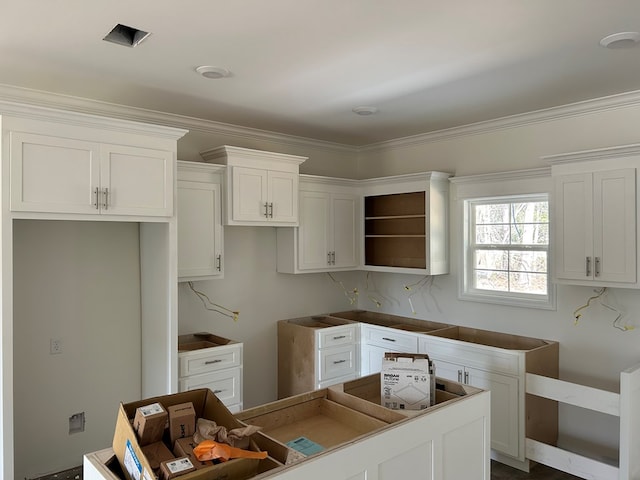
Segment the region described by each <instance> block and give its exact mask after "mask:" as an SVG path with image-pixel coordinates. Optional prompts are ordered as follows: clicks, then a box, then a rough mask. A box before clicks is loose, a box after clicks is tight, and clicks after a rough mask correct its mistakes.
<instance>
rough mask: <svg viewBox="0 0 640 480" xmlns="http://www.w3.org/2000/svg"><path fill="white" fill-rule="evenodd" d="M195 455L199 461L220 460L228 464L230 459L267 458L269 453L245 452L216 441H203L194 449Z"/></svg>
mask: <svg viewBox="0 0 640 480" xmlns="http://www.w3.org/2000/svg"><path fill="white" fill-rule="evenodd" d="M193 454H194V455H195V456H196V458H197V459H198V460H200V461H201V462H204V461H205V460H215V459H219V460H221V461H223V462H226V461H227V460H229V459H230V458H257V459H263V458H267V455H268V454H267V452H253V451H250V450H243V449H241V448H236V447H232V446H230V445H227V444H226V443H220V442H216V441H214V440H203V441H202V442H200V443H199V444H198V445H197V446H196V447H195V448H194V449H193Z"/></svg>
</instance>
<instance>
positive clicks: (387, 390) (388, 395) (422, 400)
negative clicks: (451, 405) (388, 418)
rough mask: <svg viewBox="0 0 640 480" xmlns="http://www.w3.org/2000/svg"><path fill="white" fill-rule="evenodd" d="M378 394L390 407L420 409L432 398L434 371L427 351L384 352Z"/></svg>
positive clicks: (383, 403)
mask: <svg viewBox="0 0 640 480" xmlns="http://www.w3.org/2000/svg"><path fill="white" fill-rule="evenodd" d="M380 389H381V392H380V398H381V404H382V405H383V406H384V407H387V408H391V409H394V410H423V409H425V408H428V407H430V406H431V405H432V404H433V403H434V402H435V372H434V371H433V364H432V363H431V361H430V360H429V356H428V355H422V354H411V353H386V354H385V356H384V359H383V361H382V371H381V372H380Z"/></svg>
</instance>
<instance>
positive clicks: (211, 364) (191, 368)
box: [178, 333, 242, 412]
mask: <svg viewBox="0 0 640 480" xmlns="http://www.w3.org/2000/svg"><path fill="white" fill-rule="evenodd" d="M178 372H179V378H178V388H179V390H180V391H181V392H184V391H186V390H193V389H194V388H208V389H210V390H211V391H213V393H215V394H216V396H217V397H218V398H219V399H220V400H222V402H223V403H224V404H225V405H226V406H227V408H229V410H231V411H232V412H239V411H241V410H242V343H238V342H234V341H233V340H229V339H226V338H223V337H218V336H216V335H212V334H208V333H203V334H193V335H180V336H179V337H178Z"/></svg>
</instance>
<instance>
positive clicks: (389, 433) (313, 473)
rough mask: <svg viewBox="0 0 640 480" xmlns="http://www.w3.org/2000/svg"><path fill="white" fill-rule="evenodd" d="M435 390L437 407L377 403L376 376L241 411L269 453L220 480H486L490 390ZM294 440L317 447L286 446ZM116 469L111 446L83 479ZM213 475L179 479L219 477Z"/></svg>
mask: <svg viewBox="0 0 640 480" xmlns="http://www.w3.org/2000/svg"><path fill="white" fill-rule="evenodd" d="M437 385H438V389H437V392H436V404H435V405H434V406H432V407H430V408H427V409H424V410H420V411H414V412H405V411H399V410H398V411H396V410H390V409H387V408H384V407H382V406H381V405H380V404H379V401H380V375H371V376H368V377H363V378H360V379H357V380H354V381H351V382H346V383H341V384H337V385H334V386H332V387H329V388H325V389H321V390H316V391H312V392H307V393H303V394H300V395H296V396H293V397H289V398H285V399H282V400H278V401H275V402H272V403H268V404H265V405H261V406H259V407H255V408H251V409H248V410H245V411H243V412H240V413H238V414H236V415H235V419H236V420H237V421H238V422H241V423H242V424H251V425H257V426H260V427H261V431H260V432H258V433H257V434H254V435H255V438H254V444H255V445H257V446H258V447H259V448H260V449H261V450H266V451H267V452H268V454H269V456H268V457H267V459H264V460H261V461H260V462H259V463H257V464H256V465H255V466H254V467H255V468H253V469H242V471H241V470H240V469H231V468H230V467H231V465H226V464H231V463H233V462H234V461H236V460H230V461H229V462H225V463H223V464H220V465H223V466H224V467H223V468H224V469H225V473H224V475H225V476H224V478H225V479H226V480H245V479H248V478H253V479H256V480H257V479H263V478H269V479H274V480H275V479H277V480H294V479H295V480H298V479H300V478H304V479H305V480H326V479H328V478H330V479H332V480H358V479H360V480H363V479H368V478H375V479H377V480H395V479H398V478H407V479H420V480H459V479H461V478H464V479H466V480H489V478H490V445H489V443H490V441H489V434H490V427H489V425H490V409H491V407H490V393H489V392H486V391H483V390H480V389H477V388H474V387H471V386H468V385H461V384H459V383H456V382H450V381H447V380H441V379H438V381H437ZM300 438H303V439H304V440H305V441H306V442H307V443H308V444H313V445H316V446H317V447H316V450H315V451H307V452H304V451H301V450H303V449H300V448H293V447H292V446H290V445H291V443H290V442H293V443H294V444H295V443H296V440H299V439H300ZM288 444H289V445H288ZM240 460H244V459H240ZM245 463H246V462H245ZM118 467H119V464H118V462H117V460H116V461H114V456H113V450H112V449H105V450H101V451H98V452H93V453H89V454H87V455H85V457H84V478H85V480H120V479H122V478H123V476H122V472H121V471H120V472H119V471H118ZM213 470H214V471H213V472H209V476H207V477H204V476H203V473H198V472H193V473H189V474H186V475H184V476H181V477H178V478H181V479H183V480H201V479H204V478H222V477H221V476H219V475H216V473H215V471H216V468H215V467H214V468H213ZM234 470H235V471H236V473H234Z"/></svg>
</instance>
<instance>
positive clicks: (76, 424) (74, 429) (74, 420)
mask: <svg viewBox="0 0 640 480" xmlns="http://www.w3.org/2000/svg"><path fill="white" fill-rule="evenodd" d="M80 432H84V412H80V413H74V414H73V415H71V416H70V417H69V435H72V434H74V433H80Z"/></svg>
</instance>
